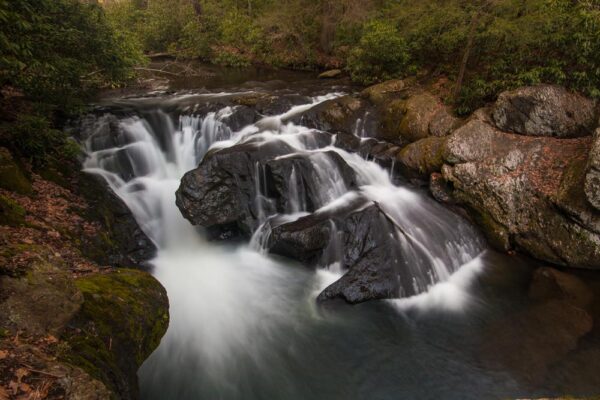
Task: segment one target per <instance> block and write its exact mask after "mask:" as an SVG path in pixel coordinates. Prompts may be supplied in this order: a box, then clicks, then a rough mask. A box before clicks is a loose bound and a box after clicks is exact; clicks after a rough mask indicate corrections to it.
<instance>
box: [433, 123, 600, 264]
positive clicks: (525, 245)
mask: <svg viewBox="0 0 600 400" xmlns="http://www.w3.org/2000/svg"><path fill="white" fill-rule="evenodd" d="M482 115H483V114H478V115H476V116H474V117H473V118H472V119H470V120H469V121H468V122H467V123H466V124H465V125H464V126H463V127H461V128H459V129H458V130H456V131H455V132H454V133H452V135H450V136H449V138H448V141H447V143H446V149H445V155H444V157H445V160H446V163H447V164H446V165H444V166H443V167H442V174H443V177H444V179H445V180H446V181H447V182H448V185H450V186H451V187H452V188H453V191H452V198H453V199H454V200H455V201H457V202H458V203H460V204H462V205H463V206H466V207H467V208H468V209H469V210H470V211H471V214H472V216H473V217H474V219H475V220H476V222H477V223H478V224H479V225H480V226H481V227H482V229H483V230H484V232H485V233H486V235H487V237H488V239H489V240H490V242H491V243H492V244H493V245H494V246H495V247H497V248H499V249H502V250H508V249H515V248H516V249H519V250H522V251H525V252H526V253H528V254H530V255H532V256H534V257H536V258H538V259H541V260H545V261H549V262H552V263H554V264H558V265H566V266H571V267H580V268H600V230H599V229H598V228H599V227H600V226H599V225H598V224H599V222H600V220H599V219H600V215H599V214H598V212H597V211H596V210H594V209H593V208H592V207H591V206H590V205H589V204H588V203H587V202H586V201H585V195H584V193H583V178H584V171H585V163H586V160H587V154H588V153H589V150H590V146H591V138H581V139H556V138H540V137H528V136H523V135H516V134H509V133H505V132H501V131H499V130H498V129H496V128H494V127H493V126H491V125H489V123H488V122H487V121H486V120H485V119H484V118H482Z"/></svg>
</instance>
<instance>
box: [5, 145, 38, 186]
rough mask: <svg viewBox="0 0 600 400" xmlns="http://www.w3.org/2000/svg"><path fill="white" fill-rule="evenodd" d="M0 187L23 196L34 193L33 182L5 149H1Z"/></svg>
mask: <svg viewBox="0 0 600 400" xmlns="http://www.w3.org/2000/svg"><path fill="white" fill-rule="evenodd" d="M0 187H1V188H3V189H6V190H10V191H13V192H17V193H21V194H30V193H31V192H32V188H31V182H29V179H27V176H26V175H25V173H24V172H23V171H22V170H21V168H20V167H19V165H18V164H17V163H16V162H15V160H14V158H13V157H12V155H11V154H10V152H9V151H8V150H7V149H6V148H4V147H0Z"/></svg>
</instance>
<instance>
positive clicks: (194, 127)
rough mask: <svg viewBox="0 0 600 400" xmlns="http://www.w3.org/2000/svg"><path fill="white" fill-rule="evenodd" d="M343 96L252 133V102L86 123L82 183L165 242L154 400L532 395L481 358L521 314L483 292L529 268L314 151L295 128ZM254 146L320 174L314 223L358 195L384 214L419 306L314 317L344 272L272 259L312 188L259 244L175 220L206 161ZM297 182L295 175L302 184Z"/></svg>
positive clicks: (190, 99) (366, 169) (147, 390)
mask: <svg viewBox="0 0 600 400" xmlns="http://www.w3.org/2000/svg"><path fill="white" fill-rule="evenodd" d="M342 89H343V88H342ZM341 91H342V90H341V89H340V88H331V89H328V90H324V89H320V90H318V91H317V93H315V94H311V95H310V96H306V95H305V96H304V100H303V102H300V101H295V104H290V105H289V106H286V107H283V108H285V109H284V110H281V112H279V113H278V114H271V115H269V116H265V117H264V118H262V119H259V120H258V121H257V122H253V123H250V124H242V126H239V125H240V124H239V123H234V121H233V117H234V114H235V113H236V111H237V108H236V107H237V106H235V105H231V104H228V101H227V100H228V99H231V98H232V96H239V95H240V94H242V95H243V94H244V93H245V92H248V90H245V89H242V90H238V91H235V92H234V91H230V92H214V93H202V94H183V95H162V96H152V97H139V98H129V99H119V100H114V101H111V102H110V103H109V104H108V105H106V106H105V107H104V108H103V109H102V112H99V113H97V114H96V115H95V116H94V118H93V121H92V122H91V123H89V124H88V127H87V131H88V133H87V139H86V141H85V147H86V150H87V153H88V157H87V160H86V161H85V163H84V168H85V170H87V171H89V172H92V173H97V174H100V175H102V176H103V177H104V178H105V179H106V180H107V181H108V182H109V184H110V186H111V187H112V189H113V190H114V191H115V192H116V193H117V194H118V195H119V196H120V197H121V198H122V199H123V200H124V201H125V202H126V204H127V205H128V206H129V208H130V209H131V211H132V212H133V214H134V216H135V217H136V219H137V221H138V222H139V224H140V226H141V227H142V229H143V230H144V231H145V232H146V234H147V235H148V236H149V237H150V238H151V239H152V240H153V241H154V242H155V243H156V245H157V247H158V249H159V250H158V254H157V256H156V258H155V259H154V260H153V261H152V266H153V274H154V275H155V277H156V278H157V279H158V280H159V281H160V282H161V283H162V284H163V285H164V286H165V288H166V289H167V292H168V296H169V301H170V314H171V321H170V326H169V329H168V332H167V334H166V336H165V337H164V338H163V340H162V342H161V344H160V346H159V348H158V349H157V350H156V351H155V352H154V353H153V354H152V356H151V357H150V358H149V359H148V360H147V361H146V362H145V364H144V365H143V366H142V368H141V369H140V371H139V377H140V386H141V394H142V398H143V399H157V400H158V399H161V400H167V399H440V398H442V399H489V398H503V397H506V396H510V395H514V394H515V393H522V391H521V390H522V389H521V387H520V386H519V384H518V383H517V381H516V380H515V379H514V378H513V377H512V376H511V374H510V373H509V372H507V371H503V370H502V369H491V368H487V367H484V365H485V364H484V363H482V361H481V354H480V348H481V332H482V331H483V330H484V329H485V326H486V324H487V322H488V321H490V320H491V319H493V318H495V317H496V316H498V315H500V314H501V313H502V312H503V310H505V309H506V308H507V307H508V308H511V307H513V308H514V307H518V305H519V304H520V303H522V302H523V299H522V297H520V296H521V294H517V293H516V292H515V291H514V290H512V291H511V289H506V288H505V293H503V294H502V295H500V300H499V301H498V300H496V301H495V302H491V301H490V300H489V299H490V296H492V297H493V296H496V298H498V294H497V293H490V291H489V290H488V289H486V287H485V285H482V284H481V282H482V281H483V280H485V279H486V278H485V277H486V276H489V275H490V274H492V275H493V271H496V270H498V269H504V270H505V271H506V272H505V277H504V278H503V279H504V281H510V282H514V281H516V282H518V281H520V280H522V279H524V278H523V277H524V276H526V275H527V274H529V267H528V266H527V265H526V264H527V262H526V261H519V260H515V259H510V260H509V259H506V257H505V256H501V255H499V254H496V253H494V252H492V251H490V250H487V249H486V246H485V245H484V243H483V241H482V239H481V238H480V236H479V235H478V233H477V232H476V231H475V230H474V229H473V228H472V227H471V226H470V225H469V224H468V223H467V222H465V221H464V220H463V219H462V218H460V217H458V216H457V215H455V214H453V213H452V212H450V211H448V210H447V209H445V208H443V207H442V206H440V205H438V204H437V203H436V202H435V201H433V200H432V199H430V198H429V197H428V196H427V195H426V194H425V193H424V192H421V191H420V190H419V189H415V188H411V187H409V186H408V185H397V184H394V183H393V182H392V179H391V177H390V173H389V171H387V170H385V169H383V168H382V167H380V166H379V165H377V164H376V163H374V162H371V161H367V160H365V159H364V158H362V157H361V156H360V155H358V154H351V153H348V152H346V151H343V150H341V149H339V148H337V147H335V136H334V135H331V143H324V144H323V143H320V144H318V143H317V142H316V141H315V139H314V133H315V131H314V130H313V129H309V128H307V127H305V126H302V124H300V123H298V120H297V119H296V117H297V116H298V115H300V114H302V113H303V112H305V111H307V110H309V109H310V108H312V107H314V106H315V105H317V104H319V103H321V102H323V101H325V100H327V99H330V98H334V97H336V96H339V95H340V92H341ZM198 105H211V106H210V107H204V106H203V107H198ZM355 134H356V135H357V136H368V132H367V131H366V127H365V125H364V123H363V122H361V121H357V129H356V132H355ZM249 141H252V142H260V143H263V142H265V143H266V142H273V141H274V142H278V143H284V144H285V145H286V146H290V147H291V148H292V149H293V151H292V153H291V154H292V155H296V156H297V155H302V157H307V158H309V159H310V160H311V163H312V165H313V166H314V174H315V181H317V182H319V185H318V196H317V198H318V202H319V204H315V205H314V206H315V208H316V209H319V208H320V209H321V210H323V209H326V208H328V207H329V208H335V207H339V206H340V205H343V204H344V203H346V202H348V201H351V200H352V198H353V196H357V195H360V196H364V197H366V198H367V199H368V200H369V201H373V202H376V203H377V204H379V205H380V207H381V208H382V209H383V210H384V211H385V213H386V215H388V216H389V217H390V218H391V219H392V220H393V221H394V223H395V224H397V225H398V229H400V230H401V231H402V232H403V234H402V235H399V234H397V233H393V232H392V233H390V238H391V239H390V246H396V247H397V249H398V252H399V254H401V255H402V258H403V260H404V263H405V266H404V268H406V271H409V276H410V282H409V283H408V285H409V286H411V288H412V289H410V290H408V291H409V292H410V293H411V294H415V295H413V296H410V297H408V298H404V299H397V300H385V301H371V302H367V303H363V304H359V305H355V306H350V305H346V304H341V303H334V304H332V305H326V306H323V307H321V306H319V305H317V304H316V301H315V299H316V297H317V295H318V294H319V293H320V292H321V291H322V290H323V289H324V288H326V287H327V286H328V285H329V284H331V283H333V282H334V281H336V280H337V279H339V278H340V276H342V274H343V273H344V271H342V270H341V267H340V265H339V262H337V261H339V260H338V259H336V257H335V256H334V257H333V258H331V259H329V260H328V262H324V263H322V264H321V265H319V266H318V268H317V269H316V270H315V269H310V268H307V267H305V266H303V265H300V264H298V263H296V262H293V261H290V260H287V259H284V258H281V257H276V256H271V255H269V254H268V252H267V251H266V249H265V248H264V246H265V244H264V243H265V241H266V240H267V239H266V238H267V237H268V234H269V229H268V226H269V222H270V221H274V220H276V219H283V220H286V221H289V220H294V219H297V218H299V217H300V216H303V215H306V214H307V205H306V204H305V201H303V199H304V195H303V194H302V193H303V192H304V191H306V190H308V189H309V188H306V187H303V186H302V185H292V186H291V189H290V193H289V196H288V203H287V204H288V207H287V209H286V212H285V213H284V214H280V215H272V213H270V212H269V210H268V207H267V208H265V209H264V212H263V213H262V214H261V215H260V217H259V221H258V222H259V223H258V225H257V227H256V230H255V234H254V235H253V238H252V240H251V241H250V242H249V243H221V242H214V241H209V240H207V238H206V235H205V233H204V232H203V231H202V230H201V229H198V228H196V227H193V226H192V225H191V224H190V223H189V222H188V221H187V220H185V219H184V218H183V217H182V215H181V213H180V211H179V209H178V208H177V206H176V205H175V191H176V190H177V188H178V187H179V184H180V180H181V178H182V176H183V175H184V174H185V173H186V172H187V171H190V170H192V169H194V168H196V167H197V166H198V164H199V163H200V162H201V161H202V159H203V157H204V156H205V155H206V153H207V152H208V151H209V150H210V151H218V150H219V149H224V148H228V147H231V146H234V145H236V144H239V143H244V142H249ZM327 152H335V153H337V154H338V155H339V156H340V157H341V158H342V159H343V160H344V161H345V162H346V163H347V164H348V165H349V166H350V167H351V168H352V169H353V170H354V172H355V173H356V175H357V177H358V178H357V179H358V186H359V189H358V190H352V189H349V188H348V187H346V186H345V184H344V181H343V179H342V178H341V176H340V171H339V170H338V168H337V166H336V165H334V164H332V162H331V161H330V159H328V158H327V157H326V156H325V154H326V153H327ZM287 156H289V155H286V156H282V157H287ZM260 173H261V171H260V168H259V167H258V166H257V170H256V174H257V175H259V174H260ZM297 173H298V172H297V171H294V170H292V174H291V176H290V181H291V182H296V181H297V179H296V174H297ZM260 181H261V180H260V179H257V180H256V182H257V184H258V185H260ZM313 189H314V188H313ZM257 192H259V193H264V191H261V188H260V187H258V190H257ZM259 197H260V196H259ZM256 201H257V202H259V203H260V202H268V201H269V199H268V198H257V199H256ZM490 271H491V272H490ZM500 285H502V283H500ZM491 286H492V287H493V284H492V285H491ZM411 290H412V291H411ZM402 294H403V293H399V295H402ZM502 296H504V297H502Z"/></svg>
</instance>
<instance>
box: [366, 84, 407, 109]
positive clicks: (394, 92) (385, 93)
mask: <svg viewBox="0 0 600 400" xmlns="http://www.w3.org/2000/svg"><path fill="white" fill-rule="evenodd" d="M414 83H415V82H414V81H413V80H410V79H404V80H401V79H393V80H389V81H385V82H382V83H379V84H377V85H373V86H369V87H368V88H366V89H364V90H363V91H362V92H361V93H360V95H361V97H362V98H364V99H365V100H368V101H369V102H371V103H372V104H374V105H376V106H381V105H384V104H386V103H388V102H389V101H390V100H393V99H397V98H398V97H399V96H401V95H402V94H403V93H404V92H405V91H406V90H407V89H409V88H411V87H412V86H413V85H414Z"/></svg>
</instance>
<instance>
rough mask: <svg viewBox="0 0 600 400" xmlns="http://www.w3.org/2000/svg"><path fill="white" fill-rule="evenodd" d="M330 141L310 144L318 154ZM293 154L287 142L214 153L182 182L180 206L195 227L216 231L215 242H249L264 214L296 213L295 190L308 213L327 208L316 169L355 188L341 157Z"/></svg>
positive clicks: (316, 135)
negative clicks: (292, 197)
mask: <svg viewBox="0 0 600 400" xmlns="http://www.w3.org/2000/svg"><path fill="white" fill-rule="evenodd" d="M320 138H328V139H329V140H328V141H327V142H325V141H324V140H321V139H320ZM330 139H331V137H330V135H328V134H324V133H318V132H315V133H314V134H310V135H309V137H308V138H307V140H314V141H315V143H314V145H315V148H316V147H318V146H319V145H320V144H323V145H324V144H329V143H330V142H331V140H330ZM293 152H294V149H293V148H292V147H290V146H289V145H288V144H286V143H285V142H283V141H281V142H279V141H269V142H264V143H260V142H253V141H249V142H246V143H243V144H239V145H236V146H233V147H230V148H226V149H222V150H218V151H214V152H212V153H209V154H207V156H206V157H205V158H204V160H203V161H202V163H201V164H200V166H199V167H198V168H196V169H194V170H192V171H190V172H188V173H187V174H186V175H185V176H184V177H183V179H182V181H181V185H180V187H179V190H178V191H177V196H176V197H177V205H178V207H179V209H180V210H181V212H182V213H183V215H184V216H185V217H186V218H187V219H188V220H190V222H192V224H194V225H200V226H203V227H207V228H211V229H212V230H213V231H214V234H215V236H216V237H219V238H226V237H232V236H249V235H251V234H252V232H253V231H254V229H256V227H257V223H258V220H259V217H260V213H261V211H262V212H264V213H265V214H266V215H270V214H272V213H274V212H275V211H285V210H288V211H289V210H290V209H291V204H290V193H292V192H293V191H294V190H296V191H297V193H298V195H299V200H300V202H302V203H303V204H304V205H305V207H306V209H307V210H308V211H313V210H314V209H315V208H316V207H320V206H322V205H323V204H322V203H323V200H322V199H321V198H320V192H321V191H320V190H319V189H320V188H322V187H323V186H325V185H328V184H329V182H322V181H321V178H322V177H323V176H324V174H323V173H322V172H323V171H316V170H315V166H314V164H313V163H315V164H316V165H317V167H316V168H322V169H323V170H324V171H325V170H339V171H340V175H341V179H342V180H343V181H344V182H345V184H346V186H347V187H348V188H354V187H356V177H355V174H354V171H353V170H352V169H351V168H350V167H349V166H348V165H347V164H346V163H345V162H344V160H343V159H342V158H341V157H340V156H339V155H338V154H337V153H335V152H333V151H327V152H314V153H303V154H290V153H293ZM320 172H321V173H320ZM292 176H295V180H291V179H290V178H291V177H292ZM258 188H260V193H258V192H257V189H258ZM259 194H260V195H261V196H262V197H265V198H268V199H270V200H269V201H264V202H262V206H263V209H262V210H261V209H260V207H258V206H259V205H258V204H257V201H256V199H257V198H259V196H258V195H259Z"/></svg>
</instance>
